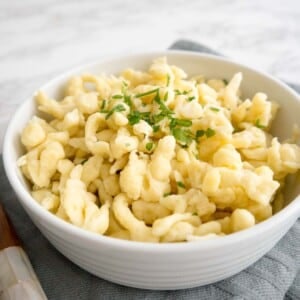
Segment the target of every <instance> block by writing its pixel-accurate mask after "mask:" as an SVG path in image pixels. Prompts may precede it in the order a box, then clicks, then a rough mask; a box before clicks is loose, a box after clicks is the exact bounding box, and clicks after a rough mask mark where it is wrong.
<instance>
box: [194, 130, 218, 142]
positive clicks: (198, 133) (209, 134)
mask: <svg viewBox="0 0 300 300" xmlns="http://www.w3.org/2000/svg"><path fill="white" fill-rule="evenodd" d="M215 134H216V132H215V130H213V129H211V128H209V127H208V128H207V129H206V130H203V129H200V130H197V131H196V141H197V140H198V139H199V138H201V137H202V136H204V135H205V136H206V137H208V138H209V137H212V136H214V135H215Z"/></svg>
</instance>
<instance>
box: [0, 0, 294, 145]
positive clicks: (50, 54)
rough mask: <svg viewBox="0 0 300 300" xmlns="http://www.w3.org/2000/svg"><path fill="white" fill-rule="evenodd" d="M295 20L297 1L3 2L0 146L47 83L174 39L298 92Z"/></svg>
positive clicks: (158, 47) (163, 45) (0, 5)
mask: <svg viewBox="0 0 300 300" xmlns="http://www.w3.org/2000/svg"><path fill="white" fill-rule="evenodd" d="M299 17H300V2H299V1H298V0H285V1H277V0H265V1H260V0H252V1H238V0H235V1H234V0H232V1H227V0H211V1H208V0H207V1H196V0H189V1H187V0H164V1H155V0H148V1H130V0H125V1H121V0H110V1H68V0H67V1H58V0H44V1H39V0H27V1H17V0H10V1H1V2H0V41H1V42H0V43H1V44H0V45H1V46H0V145H2V141H3V135H4V132H5V128H6V126H7V123H8V121H9V119H10V116H11V115H12V114H13V112H14V110H15V109H16V108H17V107H18V105H19V104H20V103H21V102H22V101H23V100H24V99H25V98H26V97H28V96H30V95H31V94H32V93H33V91H35V90H36V89H37V88H38V87H39V86H40V85H42V84H43V83H45V82H46V81H47V80H48V79H51V78H52V77H54V76H56V75H58V74H59V73H60V72H63V71H66V70H68V69H69V68H71V67H74V66H76V65H79V64H82V63H85V62H90V61H92V60H95V59H97V58H99V57H101V56H104V55H108V54H109V55H110V54H119V53H120V54H122V53H133V52H140V51H150V50H162V49H166V48H167V47H168V46H170V44H172V43H173V42H174V41H175V40H176V39H179V38H185V39H192V40H194V41H198V42H201V43H202V44H205V45H207V46H209V47H212V48H214V49H216V50H217V51H219V52H221V53H224V54H225V55H227V56H229V57H232V58H234V59H236V60H238V61H240V62H241V63H245V64H248V65H250V66H252V67H256V68H259V69H262V70H265V71H267V72H269V73H271V74H273V75H275V76H278V77H280V78H281V79H284V80H287V81H289V82H292V83H298V84H299V83H300V51H299V49H300V18H299ZM0 149H1V148H0Z"/></svg>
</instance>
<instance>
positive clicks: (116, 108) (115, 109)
mask: <svg viewBox="0 0 300 300" xmlns="http://www.w3.org/2000/svg"><path fill="white" fill-rule="evenodd" d="M125 110H126V108H125V107H124V106H123V105H122V104H118V105H116V106H115V107H114V108H113V109H111V110H110V111H109V112H108V113H107V115H106V117H105V119H106V120H107V119H108V118H109V117H110V116H111V115H112V114H113V113H115V112H121V111H125Z"/></svg>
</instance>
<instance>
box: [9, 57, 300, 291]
mask: <svg viewBox="0 0 300 300" xmlns="http://www.w3.org/2000/svg"><path fill="white" fill-rule="evenodd" d="M160 56H167V58H168V61H169V63H170V64H175V65H177V66H179V67H182V68H183V69H184V70H185V71H186V72H187V73H188V74H189V75H195V74H203V75H205V76H206V77H219V78H227V79H230V78H231V77H232V75H233V74H234V73H236V72H238V71H241V72H242V73H243V83H242V91H243V95H244V96H253V95H254V93H255V92H258V91H261V92H265V93H267V94H268V96H269V99H272V100H274V101H276V102H278V103H279V104H280V106H281V109H280V111H279V114H278V116H277V119H276V121H275V123H274V126H273V128H272V133H273V134H275V135H277V136H279V137H280V139H284V138H287V137H290V136H291V134H292V127H293V125H294V124H298V125H300V124H299V122H300V120H299V113H300V99H299V95H297V94H296V93H295V92H294V91H293V90H291V89H290V88H289V87H288V86H286V85H285V84H284V83H282V82H280V81H278V80H276V79H274V78H273V77H271V76H269V75H267V74H264V73H262V72H259V71H256V70H254V69H251V68H248V67H246V66H244V65H240V64H237V63H235V62H232V61H230V60H227V59H224V58H219V57H215V56H211V55H204V54H196V53H192V52H182V51H164V52H156V53H146V54H136V55H129V56H121V57H120V56H119V57H114V58H105V59H102V60H100V61H97V62H94V63H92V64H89V65H85V66H81V67H79V68H77V69H75V70H72V71H69V72H67V73H65V74H63V75H61V76H59V77H57V78H55V79H54V80H52V81H50V82H49V83H47V84H46V85H44V86H43V87H41V89H42V90H43V91H45V92H46V93H47V94H49V95H50V96H52V97H54V98H56V97H59V96H60V94H61V91H62V87H63V86H64V84H65V83H66V81H67V80H68V79H69V78H70V77H71V76H73V75H76V74H81V73H82V72H92V73H101V72H105V73H107V74H114V73H118V72H120V71H121V70H123V69H124V68H127V67H132V68H137V69H146V68H147V67H148V66H149V64H150V63H151V61H152V60H153V59H154V58H157V57H160ZM35 114H37V110H36V106H35V101H34V99H33V97H30V98H29V99H27V100H25V101H24V102H23V104H22V105H21V106H20V107H19V109H18V110H17V112H16V113H15V114H14V116H13V117H12V119H11V121H10V124H9V126H8V129H7V132H6V136H5V141H4V164H5V170H6V173H7V176H8V179H9V181H10V183H11V185H12V187H13V189H14V191H15V192H16V194H17V197H18V199H19V201H20V203H21V205H22V206H23V207H24V209H25V210H26V212H27V213H28V215H29V216H30V218H31V219H32V221H33V222H34V223H35V225H36V226H37V227H38V228H39V229H40V231H41V232H42V233H43V234H44V235H45V237H46V238H47V239H48V240H49V241H50V242H51V243H52V244H53V246H54V247H56V248H57V249H58V250H59V251H60V252H61V253H62V254H63V255H65V256H66V257H67V258H68V259H70V260H71V261H72V262H74V263H75V264H77V265H78V266H80V267H82V268H83V269H85V270H86V271H88V272H90V273H92V274H95V275H96V276H99V277H101V278H104V279H107V280H109V281H112V282H115V283H119V284H122V285H126V286H132V287H137V288H145V289H155V290H173V289H185V288H191V287H195V286H201V285H205V284H209V283H213V282H216V281H219V280H221V279H224V278H227V277H230V276H232V275H234V274H236V273H238V272H240V271H241V270H243V269H245V268H247V267H248V266H249V265H251V264H253V263H254V262H255V261H257V260H258V259H259V258H260V257H262V256H263V255H264V254H265V253H266V252H267V251H269V250H270V249H271V248H272V247H273V246H274V245H275V244H276V243H277V242H278V241H279V239H280V238H281V237H282V236H283V235H284V234H285V233H286V232H287V231H288V230H289V228H290V227H291V226H292V225H293V224H294V222H295V221H296V219H297V218H298V217H299V216H300V197H299V196H298V195H299V191H300V184H299V180H298V181H297V180H291V181H290V182H289V183H288V184H287V187H286V189H285V199H286V205H285V207H284V208H283V209H282V210H281V211H280V212H278V213H277V214H275V215H274V216H272V217H271V218H270V219H268V220H266V221H264V222H261V223H260V224H257V225H255V226H254V227H252V228H250V229H247V230H244V231H241V232H237V233H234V234H231V235H228V236H225V237H222V238H218V239H214V240H206V241H198V242H190V243H173V244H150V243H142V242H132V241H124V240H119V239H114V238H110V237H106V236H101V235H97V234H94V233H91V232H88V231H85V230H83V229H81V228H78V227H76V226H74V225H72V224H69V223H67V222H65V221H63V220H61V219H59V218H58V217H56V216H54V215H52V214H51V213H50V212H48V211H46V210H45V209H44V208H42V207H41V206H40V205H39V204H38V203H37V202H36V201H35V200H34V199H33V198H32V197H31V195H30V191H29V186H28V184H27V183H26V180H25V179H24V177H23V176H22V174H21V173H20V171H19V169H18V167H17V164H16V161H17V159H18V157H20V156H21V155H22V153H23V152H22V151H23V148H22V146H21V144H20V133H21V130H22V128H24V126H25V124H26V123H27V122H28V120H29V119H30V118H31V117H32V116H33V115H35Z"/></svg>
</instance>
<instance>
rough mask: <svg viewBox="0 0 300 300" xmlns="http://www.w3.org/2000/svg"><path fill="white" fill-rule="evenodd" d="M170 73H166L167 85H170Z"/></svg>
mask: <svg viewBox="0 0 300 300" xmlns="http://www.w3.org/2000/svg"><path fill="white" fill-rule="evenodd" d="M170 79H171V78H170V74H167V86H169V85H170Z"/></svg>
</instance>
